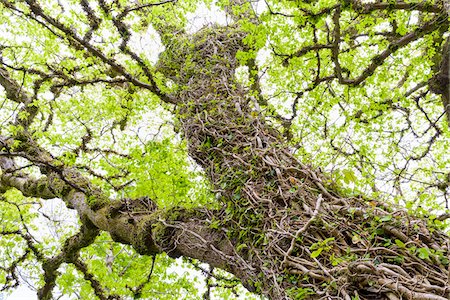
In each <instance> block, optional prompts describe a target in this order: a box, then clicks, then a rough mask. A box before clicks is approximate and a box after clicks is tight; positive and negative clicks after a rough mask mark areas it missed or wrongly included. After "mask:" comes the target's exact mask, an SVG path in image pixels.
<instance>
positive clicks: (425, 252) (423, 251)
mask: <svg viewBox="0 0 450 300" xmlns="http://www.w3.org/2000/svg"><path fill="white" fill-rule="evenodd" d="M417 252H418V256H419V257H420V258H421V259H429V258H430V254H431V251H430V249H429V248H426V247H422V248H419V249H417Z"/></svg>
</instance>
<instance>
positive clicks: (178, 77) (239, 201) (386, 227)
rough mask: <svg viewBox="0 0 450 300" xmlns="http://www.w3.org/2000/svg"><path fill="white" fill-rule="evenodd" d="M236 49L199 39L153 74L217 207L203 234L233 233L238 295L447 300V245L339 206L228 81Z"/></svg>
mask: <svg viewBox="0 0 450 300" xmlns="http://www.w3.org/2000/svg"><path fill="white" fill-rule="evenodd" d="M244 38H245V33H243V32H242V31H240V30H238V29H236V28H235V27H212V28H205V29H203V30H201V31H199V32H198V33H196V34H195V35H191V36H186V35H185V36H184V37H183V38H180V37H179V38H178V40H177V45H176V47H171V48H170V49H169V50H167V51H166V52H165V53H163V54H162V55H161V57H160V63H159V65H158V70H159V71H160V72H162V73H163V74H164V75H166V76H167V77H169V78H171V79H172V80H173V81H174V83H175V84H176V85H177V86H178V89H177V92H175V93H173V94H172V97H175V98H177V101H176V102H178V103H180V104H179V105H178V107H177V114H178V117H179V120H180V122H181V127H182V131H183V132H184V135H185V137H186V139H187V141H188V146H189V154H190V156H191V157H192V158H194V159H195V161H196V162H197V163H198V164H199V165H200V166H202V167H203V168H204V170H205V173H206V174H207V176H208V177H209V178H210V179H211V182H212V183H213V186H214V189H215V190H216V193H217V194H218V195H220V201H222V203H223V206H224V212H223V214H222V218H221V219H217V220H215V221H214V222H213V223H212V224H213V225H212V226H216V227H218V228H220V227H222V226H223V228H231V230H228V231H227V235H228V237H230V239H231V240H232V241H233V242H234V243H235V247H236V249H238V252H239V254H240V255H241V256H242V258H243V259H244V260H245V261H247V262H249V266H250V270H248V272H250V273H251V274H252V277H253V278H254V281H253V282H246V283H244V284H245V285H246V286H247V287H248V288H250V289H253V290H255V291H258V292H260V293H262V294H265V295H267V296H269V297H271V298H272V299H286V298H294V299H303V298H308V299H338V298H339V299H442V300H444V299H448V298H449V297H450V289H449V287H450V284H449V280H450V278H449V271H448V267H449V260H448V253H449V251H448V249H449V245H448V237H447V236H446V235H445V234H443V233H442V232H441V231H440V230H439V229H438V228H437V226H435V225H434V224H432V221H430V220H428V219H421V218H417V217H413V216H410V215H408V213H407V212H406V211H404V210H401V209H398V210H393V209H391V208H388V207H387V206H385V205H383V203H381V202H380V201H377V200H371V199H364V197H361V196H360V197H353V196H352V197H346V196H345V195H342V194H341V193H340V192H339V189H338V188H336V187H333V185H332V184H331V183H330V181H329V180H328V179H327V178H326V177H325V176H324V175H322V174H321V173H320V172H318V171H316V170H314V169H313V168H311V167H309V166H307V165H305V164H303V163H301V162H299V161H298V159H297V158H296V157H295V156H294V155H293V153H292V151H291V149H290V147H289V145H288V144H287V143H286V142H285V141H284V138H283V136H282V134H281V132H280V131H279V130H277V128H276V126H275V125H274V124H271V123H270V122H269V121H267V120H266V118H265V117H264V113H263V112H261V111H260V109H259V107H258V106H257V105H255V102H254V101H255V100H254V98H253V97H251V96H250V93H249V91H248V90H247V89H246V88H244V87H243V86H242V85H240V84H239V83H238V81H237V79H236V77H235V71H236V68H237V67H238V66H239V62H238V60H237V59H236V53H237V52H238V51H240V50H243V49H245V45H244V43H243V39H244ZM174 102H175V101H174Z"/></svg>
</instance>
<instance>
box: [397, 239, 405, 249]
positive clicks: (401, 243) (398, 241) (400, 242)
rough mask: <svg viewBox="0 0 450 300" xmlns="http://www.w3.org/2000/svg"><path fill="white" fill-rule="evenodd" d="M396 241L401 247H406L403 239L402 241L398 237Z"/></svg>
mask: <svg viewBox="0 0 450 300" xmlns="http://www.w3.org/2000/svg"><path fill="white" fill-rule="evenodd" d="M394 242H395V244H396V245H397V246H398V247H400V248H405V247H406V245H405V243H403V242H402V241H400V240H398V239H396V240H395V241H394Z"/></svg>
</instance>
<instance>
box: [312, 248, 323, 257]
mask: <svg viewBox="0 0 450 300" xmlns="http://www.w3.org/2000/svg"><path fill="white" fill-rule="evenodd" d="M322 251H323V248H319V249H317V250H315V251H313V252H311V258H316V257H318V256H319V255H320V253H322Z"/></svg>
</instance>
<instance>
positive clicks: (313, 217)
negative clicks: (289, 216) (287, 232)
mask: <svg viewBox="0 0 450 300" xmlns="http://www.w3.org/2000/svg"><path fill="white" fill-rule="evenodd" d="M322 200H323V198H322V194H319V196H318V197H317V202H316V207H315V209H314V212H313V214H312V216H311V218H310V219H309V220H308V222H306V224H305V225H303V227H302V228H300V229H299V230H298V231H297V232H296V233H295V237H294V238H293V239H292V240H291V246H290V247H289V249H288V251H287V252H286V255H285V256H284V259H283V262H282V263H281V265H284V264H285V263H286V259H287V257H288V256H289V255H291V253H292V251H294V246H295V241H296V240H297V238H298V237H299V236H300V234H302V233H303V232H305V231H306V230H307V229H308V227H309V226H310V225H311V223H312V222H313V221H314V220H315V219H316V217H317V214H318V213H319V209H320V205H321V204H322Z"/></svg>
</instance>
